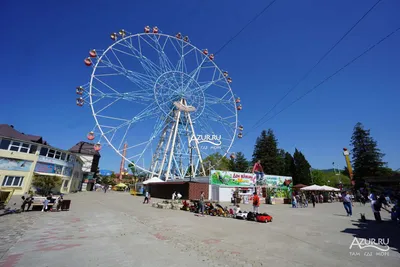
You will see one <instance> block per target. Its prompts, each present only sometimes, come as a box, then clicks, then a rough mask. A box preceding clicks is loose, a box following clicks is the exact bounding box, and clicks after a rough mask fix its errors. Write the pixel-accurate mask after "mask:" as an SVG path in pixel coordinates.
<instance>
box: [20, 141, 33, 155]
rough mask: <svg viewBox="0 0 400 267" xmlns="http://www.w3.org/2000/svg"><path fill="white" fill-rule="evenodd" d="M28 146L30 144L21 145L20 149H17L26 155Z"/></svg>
mask: <svg viewBox="0 0 400 267" xmlns="http://www.w3.org/2000/svg"><path fill="white" fill-rule="evenodd" d="M30 146H31V145H30V144H24V143H22V145H21V148H20V149H19V152H23V153H28V151H29V147H30Z"/></svg>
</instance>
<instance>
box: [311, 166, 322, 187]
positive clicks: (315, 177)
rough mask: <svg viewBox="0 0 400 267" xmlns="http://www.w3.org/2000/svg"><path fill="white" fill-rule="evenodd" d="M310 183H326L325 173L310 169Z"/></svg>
mask: <svg viewBox="0 0 400 267" xmlns="http://www.w3.org/2000/svg"><path fill="white" fill-rule="evenodd" d="M311 175H312V182H311V183H312V184H316V185H326V179H325V173H324V172H323V171H320V170H316V169H312V171H311Z"/></svg>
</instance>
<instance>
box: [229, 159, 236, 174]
mask: <svg viewBox="0 0 400 267" xmlns="http://www.w3.org/2000/svg"><path fill="white" fill-rule="evenodd" d="M228 170H230V171H232V172H235V171H236V160H235V158H231V159H230V160H229V164H228Z"/></svg>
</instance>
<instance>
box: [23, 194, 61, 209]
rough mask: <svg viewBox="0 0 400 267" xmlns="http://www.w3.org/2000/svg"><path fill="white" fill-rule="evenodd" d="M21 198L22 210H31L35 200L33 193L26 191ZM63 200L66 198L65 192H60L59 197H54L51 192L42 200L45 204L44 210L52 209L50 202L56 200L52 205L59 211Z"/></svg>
mask: <svg viewBox="0 0 400 267" xmlns="http://www.w3.org/2000/svg"><path fill="white" fill-rule="evenodd" d="M21 198H22V205H21V211H22V212H24V211H29V210H30V208H31V206H32V204H33V201H34V197H33V194H30V195H28V194H27V193H25V195H23V196H22V197H21ZM63 200H64V195H63V194H60V196H59V197H58V198H56V199H54V197H53V194H52V193H49V194H48V195H47V197H46V198H45V199H44V200H43V201H42V204H43V207H42V212H45V211H49V210H52V208H49V204H50V203H52V202H54V204H53V205H52V206H53V207H56V208H55V210H56V211H59V210H60V209H61V205H62V203H63Z"/></svg>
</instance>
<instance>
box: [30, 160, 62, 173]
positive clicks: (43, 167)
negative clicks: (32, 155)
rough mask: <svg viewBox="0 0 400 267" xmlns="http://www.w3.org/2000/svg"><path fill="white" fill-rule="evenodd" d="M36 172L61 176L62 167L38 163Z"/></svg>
mask: <svg viewBox="0 0 400 267" xmlns="http://www.w3.org/2000/svg"><path fill="white" fill-rule="evenodd" d="M35 172H42V173H53V174H61V173H62V166H60V165H54V164H49V163H42V162H38V163H36V166H35Z"/></svg>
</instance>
